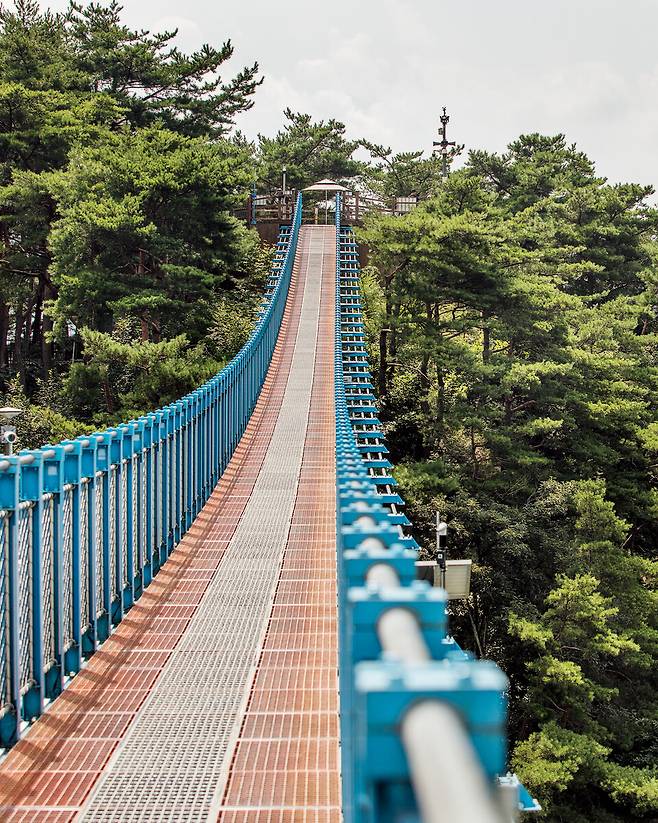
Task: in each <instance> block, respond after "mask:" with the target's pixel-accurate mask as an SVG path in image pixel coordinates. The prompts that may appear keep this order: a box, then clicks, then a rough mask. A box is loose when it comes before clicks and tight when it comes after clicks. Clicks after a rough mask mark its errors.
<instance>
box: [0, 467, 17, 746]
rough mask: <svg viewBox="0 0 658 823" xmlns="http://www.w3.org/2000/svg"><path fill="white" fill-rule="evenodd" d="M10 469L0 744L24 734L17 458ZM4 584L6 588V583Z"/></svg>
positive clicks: (5, 485) (4, 498) (4, 501)
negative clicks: (19, 606) (19, 627)
mask: <svg viewBox="0 0 658 823" xmlns="http://www.w3.org/2000/svg"><path fill="white" fill-rule="evenodd" d="M7 464H8V465H7V468H6V469H5V471H4V472H0V511H2V512H3V515H2V519H3V523H2V528H3V536H4V543H3V551H2V561H3V563H2V565H3V568H2V570H1V571H2V573H3V574H2V579H0V591H2V602H0V606H2V608H3V613H4V620H5V622H4V623H3V624H0V625H2V627H3V629H4V635H5V638H6V639H5V640H4V641H0V650H1V651H2V654H3V667H2V669H3V678H2V682H1V683H0V695H2V698H3V700H2V705H1V706H0V745H1V746H3V747H4V748H9V747H10V746H13V745H14V743H15V742H16V741H17V740H18V737H19V734H20V722H21V688H20V658H19V631H18V615H19V608H18V601H19V581H18V504H19V497H18V486H19V464H18V458H17V457H9V458H8V459H7ZM3 583H4V588H2V584H3Z"/></svg>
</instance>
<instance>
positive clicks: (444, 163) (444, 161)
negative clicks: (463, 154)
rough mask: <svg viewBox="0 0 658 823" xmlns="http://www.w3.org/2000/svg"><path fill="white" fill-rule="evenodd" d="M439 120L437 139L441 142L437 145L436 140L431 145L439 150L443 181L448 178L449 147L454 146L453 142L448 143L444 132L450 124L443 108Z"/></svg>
mask: <svg viewBox="0 0 658 823" xmlns="http://www.w3.org/2000/svg"><path fill="white" fill-rule="evenodd" d="M439 119H440V120H441V128H440V129H439V137H440V138H441V140H440V141H439V142H438V143H437V142H436V140H435V141H434V142H433V143H432V145H433V146H435V147H438V148H439V154H440V155H441V176H442V177H443V179H444V180H445V179H446V178H447V176H448V154H449V153H450V152H449V149H450V146H455V145H456V143H455V141H454V140H453V141H449V140H448V135H447V132H446V129H447V126H448V123H449V122H450V117H449V115H447V114H446V107H445V106H444V107H443V114H442V115H441V117H440V118H439Z"/></svg>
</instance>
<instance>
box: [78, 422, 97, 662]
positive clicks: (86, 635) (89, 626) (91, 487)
mask: <svg viewBox="0 0 658 823" xmlns="http://www.w3.org/2000/svg"><path fill="white" fill-rule="evenodd" d="M78 439H79V440H80V441H81V446H82V450H81V455H80V471H81V475H82V476H81V481H80V482H81V487H80V489H81V495H80V497H81V500H80V506H81V509H80V514H81V524H82V526H83V529H82V534H81V538H80V563H81V572H80V585H81V590H80V611H81V623H82V626H81V628H82V654H83V655H84V656H85V657H89V656H90V655H92V654H93V653H94V652H95V651H96V648H97V645H98V637H97V634H96V600H97V593H96V588H97V581H96V574H95V570H96V549H97V541H96V532H97V525H98V521H97V517H96V447H97V442H96V435H92V436H91V437H90V438H78ZM85 523H86V533H85V530H84V525H85Z"/></svg>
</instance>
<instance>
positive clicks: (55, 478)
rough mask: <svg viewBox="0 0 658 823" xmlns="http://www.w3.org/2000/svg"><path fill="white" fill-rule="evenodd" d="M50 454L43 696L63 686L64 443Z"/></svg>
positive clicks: (46, 484)
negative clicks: (48, 652) (49, 648)
mask: <svg viewBox="0 0 658 823" xmlns="http://www.w3.org/2000/svg"><path fill="white" fill-rule="evenodd" d="M50 452H52V456H51V457H50V456H49V457H45V456H44V460H43V488H44V491H45V493H46V494H47V495H52V500H53V506H52V512H53V523H52V524H51V527H52V537H53V540H52V551H53V557H52V568H53V580H52V588H53V590H52V620H53V625H52V630H53V661H52V665H51V666H50V667H49V668H47V669H46V670H45V671H44V697H45V698H46V699H49V700H51V699H53V698H54V697H57V695H58V694H59V693H60V692H61V691H62V689H63V688H64V671H65V668H64V666H65V660H64V638H63V614H62V603H63V590H64V586H63V545H64V460H65V452H64V447H63V446H61V445H60V446H53V447H50V448H49V447H45V449H44V454H48V453H50Z"/></svg>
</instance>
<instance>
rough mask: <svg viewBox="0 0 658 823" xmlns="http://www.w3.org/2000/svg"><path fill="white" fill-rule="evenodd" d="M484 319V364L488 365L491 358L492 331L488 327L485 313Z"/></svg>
mask: <svg viewBox="0 0 658 823" xmlns="http://www.w3.org/2000/svg"><path fill="white" fill-rule="evenodd" d="M482 319H483V320H484V321H485V322H484V325H483V327H482V362H483V363H488V362H489V358H490V357H491V329H490V328H489V326H488V325H487V322H486V317H485V314H484V312H482Z"/></svg>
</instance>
